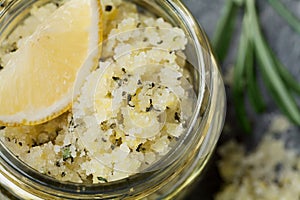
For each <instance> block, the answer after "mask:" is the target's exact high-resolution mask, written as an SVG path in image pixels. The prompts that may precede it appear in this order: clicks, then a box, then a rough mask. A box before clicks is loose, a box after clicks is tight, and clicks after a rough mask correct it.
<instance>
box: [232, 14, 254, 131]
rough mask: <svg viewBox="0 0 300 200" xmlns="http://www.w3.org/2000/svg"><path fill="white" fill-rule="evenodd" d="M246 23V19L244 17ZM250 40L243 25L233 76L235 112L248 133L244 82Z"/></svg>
mask: <svg viewBox="0 0 300 200" xmlns="http://www.w3.org/2000/svg"><path fill="white" fill-rule="evenodd" d="M244 21H245V17H244ZM248 43H249V40H248V37H247V27H246V24H245V23H243V30H242V34H241V37H240V43H239V47H238V55H237V61H236V65H235V66H234V74H233V83H234V84H233V101H234V105H235V110H236V113H237V115H238V120H239V121H240V123H241V125H242V127H243V129H244V130H245V131H246V132H248V133H249V132H250V131H251V127H250V124H249V121H248V119H247V117H246V116H247V113H246V110H245V103H244V98H243V97H244V91H245V90H244V89H245V82H244V79H243V77H244V74H245V70H246V67H247V66H248V65H247V64H245V63H246V62H247V54H248V52H249V48H248V47H249V44H248Z"/></svg>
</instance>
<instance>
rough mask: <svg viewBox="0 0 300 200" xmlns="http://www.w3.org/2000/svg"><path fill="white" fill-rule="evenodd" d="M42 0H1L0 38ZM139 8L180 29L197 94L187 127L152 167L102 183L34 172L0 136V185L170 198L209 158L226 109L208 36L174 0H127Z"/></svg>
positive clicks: (51, 194) (36, 193)
mask: <svg viewBox="0 0 300 200" xmlns="http://www.w3.org/2000/svg"><path fill="white" fill-rule="evenodd" d="M47 2H51V1H49V0H48V1H45V0H44V1H43V0H12V1H6V3H5V4H4V5H5V6H4V8H3V10H1V11H0V44H2V43H3V42H5V40H6V38H7V36H8V35H9V34H10V33H11V31H12V30H14V28H15V27H16V26H18V24H19V23H20V22H21V21H22V20H23V19H24V18H26V17H27V16H28V14H29V11H30V8H31V7H32V5H36V4H40V5H42V4H45V3H47ZM130 2H133V3H135V4H137V5H138V6H139V7H140V8H141V10H143V9H144V10H147V11H150V12H151V13H153V14H154V15H157V16H160V17H163V18H164V19H165V20H167V21H169V22H170V23H171V24H173V25H174V26H178V27H180V28H181V29H182V30H184V32H185V34H186V36H187V38H188V44H187V47H186V50H185V55H186V57H187V58H186V60H187V64H186V65H187V68H188V70H189V71H190V74H191V75H192V76H191V79H192V83H193V87H194V90H195V94H196V96H197V104H196V106H195V109H194V112H193V115H192V120H191V122H190V126H189V127H188V131H187V133H186V134H185V136H184V138H183V139H182V140H181V141H180V142H179V145H178V146H176V147H174V149H173V150H172V152H170V153H169V154H167V155H166V156H165V157H164V158H163V159H162V160H163V163H162V164H160V165H158V166H154V167H153V168H152V169H151V170H147V171H145V172H141V173H139V174H136V175H133V176H130V177H128V178H126V179H123V180H120V181H115V182H111V183H105V184H75V183H67V182H60V181H57V180H55V179H53V178H51V177H48V176H46V175H43V174H41V173H38V172H37V171H35V170H33V169H32V168H30V167H29V166H27V165H26V164H25V163H23V162H21V161H20V160H19V159H18V158H17V157H16V156H15V155H13V154H12V153H11V152H10V151H9V149H8V148H7V147H5V146H4V145H3V142H1V145H0V149H1V153H0V163H1V165H0V181H1V187H2V188H4V189H5V190H7V191H9V193H11V194H12V195H14V196H16V197H20V198H23V199H60V198H70V199H113V198H115V199H131V198H132V199H140V198H148V199H162V198H167V199H174V198H180V197H182V195H184V194H185V191H186V189H187V188H189V187H188V186H189V185H190V184H192V183H193V182H194V181H195V180H196V178H197V177H199V176H200V175H201V173H202V171H203V169H204V167H205V166H206V163H207V161H208V160H209V158H210V156H211V154H212V152H213V150H214V147H215V145H216V142H217V140H218V138H219V135H220V132H221V129H222V126H223V122H224V117H225V109H226V101H225V91H224V85H223V82H222V78H221V75H220V72H219V69H218V65H217V63H216V61H215V59H214V57H213V54H212V51H211V48H210V45H209V42H208V39H207V37H206V35H205V33H204V31H203V30H202V29H201V28H200V27H199V25H198V24H197V22H196V21H195V19H194V18H193V17H192V15H191V14H190V12H189V11H188V10H187V9H186V8H185V6H184V5H183V4H182V3H181V1H179V0H153V1H147V0H131V1H130Z"/></svg>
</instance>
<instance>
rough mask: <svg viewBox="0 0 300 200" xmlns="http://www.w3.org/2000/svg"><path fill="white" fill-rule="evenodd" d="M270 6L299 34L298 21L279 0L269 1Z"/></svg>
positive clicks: (299, 26) (299, 25)
mask: <svg viewBox="0 0 300 200" xmlns="http://www.w3.org/2000/svg"><path fill="white" fill-rule="evenodd" d="M269 3H270V5H271V6H272V7H273V8H274V9H275V10H276V11H277V13H278V14H279V15H281V17H282V18H283V19H285V20H286V21H287V23H288V24H289V25H290V26H291V27H292V28H293V29H295V31H297V32H298V33H299V34H300V21H299V20H298V19H297V17H296V16H295V15H294V14H292V13H291V12H290V11H289V10H288V9H287V8H286V7H285V6H284V5H283V4H282V3H281V2H280V1H279V0H269Z"/></svg>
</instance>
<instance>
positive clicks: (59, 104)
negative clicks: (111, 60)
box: [0, 0, 102, 126]
mask: <svg viewBox="0 0 300 200" xmlns="http://www.w3.org/2000/svg"><path fill="white" fill-rule="evenodd" d="M101 13H102V11H101V6H100V2H99V0H70V1H67V2H66V3H65V4H64V5H63V6H61V7H60V8H58V9H57V10H56V11H55V12H54V13H53V14H52V15H51V16H49V17H48V18H47V19H46V20H45V21H44V22H43V23H42V24H41V25H40V26H38V28H37V29H36V31H35V32H34V33H33V34H32V35H31V36H30V37H29V38H28V39H27V40H26V41H25V42H24V43H23V45H22V46H21V47H20V48H19V49H18V50H17V51H16V52H15V54H14V55H13V56H12V57H11V59H10V60H9V62H8V63H7V65H6V66H5V67H4V69H3V70H1V72H0V125H6V126H9V125H11V126H13V125H35V124H40V123H43V122H46V121H48V120H50V119H53V118H55V117H57V116H59V115H61V114H62V113H64V112H65V111H67V110H68V109H69V108H70V106H71V102H72V96H73V89H74V86H75V82H76V81H77V80H78V77H80V74H79V73H80V72H88V71H91V70H92V69H93V68H94V67H95V65H96V64H97V62H96V61H97V60H98V57H99V55H100V43H101V40H102V25H101V23H102V20H101ZM82 68H84V69H82Z"/></svg>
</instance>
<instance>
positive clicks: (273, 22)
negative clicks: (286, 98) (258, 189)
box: [183, 0, 300, 200]
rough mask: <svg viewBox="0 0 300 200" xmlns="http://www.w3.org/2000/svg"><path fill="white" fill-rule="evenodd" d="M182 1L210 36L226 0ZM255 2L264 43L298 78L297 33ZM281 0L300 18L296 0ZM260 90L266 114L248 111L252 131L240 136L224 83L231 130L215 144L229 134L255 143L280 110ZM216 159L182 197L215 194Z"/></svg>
mask: <svg viewBox="0 0 300 200" xmlns="http://www.w3.org/2000/svg"><path fill="white" fill-rule="evenodd" d="M183 2H184V3H185V4H186V6H187V7H188V8H189V9H190V11H191V12H192V13H193V15H194V16H195V18H196V19H197V20H198V22H199V23H200V24H201V26H202V27H203V28H204V30H205V31H206V33H207V35H208V36H209V38H212V36H213V34H214V31H215V28H216V23H217V21H218V20H219V19H220V16H221V13H222V8H223V6H224V4H225V2H226V0H183ZM257 2H258V11H259V15H260V22H261V25H262V30H263V33H264V34H265V36H266V39H267V41H268V43H269V44H270V46H271V48H272V49H273V50H274V52H275V53H276V55H277V56H278V57H279V59H280V60H281V62H282V63H283V64H284V65H285V66H286V67H287V68H288V69H289V70H290V72H291V73H292V74H293V75H295V77H296V78H297V79H298V80H299V81H300V76H299V75H300V66H299V62H300V35H299V34H298V33H296V32H294V31H293V29H292V28H290V26H288V24H287V23H286V22H285V21H284V20H283V19H282V18H281V17H280V16H279V15H278V14H277V13H276V12H275V11H274V10H273V8H272V7H271V6H270V5H269V4H268V1H267V0H258V1H257ZM281 2H282V3H283V4H284V5H286V6H287V7H288V8H289V9H290V10H291V11H292V12H293V13H294V14H295V15H296V16H297V17H298V18H299V19H300V1H299V0H281ZM240 14H241V13H240ZM241 16H242V15H240V17H239V20H238V22H237V26H236V31H235V32H236V35H235V36H234V38H233V41H232V45H231V49H230V52H229V56H228V58H227V59H226V60H225V62H224V63H223V64H222V66H221V69H222V72H223V74H226V73H228V71H229V70H230V69H231V67H232V66H233V64H234V62H235V57H236V52H237V44H238V40H239V32H240V27H241V26H240V25H241V18H242V17H241ZM262 87H263V86H262ZM262 91H264V92H263V96H264V99H265V102H266V105H268V106H267V110H266V113H264V114H261V115H257V114H255V113H251V112H250V113H249V117H250V120H251V122H252V125H253V134H252V135H251V136H244V135H243V132H242V131H241V129H240V128H239V127H238V125H237V120H236V117H235V113H234V108H233V103H232V95H231V94H232V91H231V89H230V88H229V87H228V86H226V92H227V100H228V103H227V106H228V110H227V117H226V123H225V127H227V128H228V127H230V128H229V130H231V131H229V132H228V131H223V133H222V135H221V138H220V140H219V144H218V145H220V144H222V143H223V142H224V141H226V140H227V139H228V138H232V137H236V138H239V139H240V140H241V141H242V142H244V144H245V145H246V146H248V147H249V146H251V145H252V146H253V144H255V143H257V142H258V141H259V140H260V138H261V137H262V135H263V133H264V131H265V130H266V127H267V125H268V123H270V118H272V116H273V115H276V114H278V113H280V112H279V111H278V109H277V108H276V106H275V104H274V102H273V100H272V98H271V97H270V96H269V94H268V93H267V92H266V90H265V89H264V88H262ZM227 128H226V129H227ZM224 130H225V129H224ZM299 132H300V129H299V127H295V130H294V134H293V135H292V136H289V137H290V138H289V139H290V140H291V141H292V142H291V143H290V145H291V146H294V147H297V146H299V144H300V134H299ZM298 135H299V136H298ZM298 149H299V147H298ZM217 160H218V156H217V155H215V157H214V158H213V159H212V162H211V164H210V165H209V166H208V167H207V173H206V174H205V176H204V177H202V179H201V180H200V182H199V183H198V184H197V185H194V188H195V189H194V190H193V191H192V193H191V194H190V196H189V197H187V198H186V199H191V200H210V199H213V197H214V194H215V193H216V191H218V189H219V188H220V185H221V179H220V177H219V174H218V172H217V168H216V162H217Z"/></svg>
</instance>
